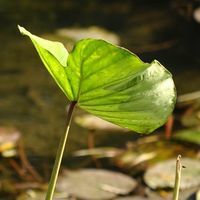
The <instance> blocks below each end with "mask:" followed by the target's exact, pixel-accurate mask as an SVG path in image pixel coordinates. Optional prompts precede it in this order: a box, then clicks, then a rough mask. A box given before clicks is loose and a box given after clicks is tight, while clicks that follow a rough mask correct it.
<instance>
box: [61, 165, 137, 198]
mask: <svg viewBox="0 0 200 200" xmlns="http://www.w3.org/2000/svg"><path fill="white" fill-rule="evenodd" d="M135 187H136V181H135V180H134V179H132V178H131V177H129V176H127V175H124V174H122V173H118V172H112V171H108V170H100V169H82V170H78V171H64V172H63V174H62V175H61V176H60V177H59V180H58V185H57V190H58V191H59V192H60V191H68V193H69V194H70V195H74V196H75V197H77V198H80V199H86V200H106V199H112V198H114V197H116V196H117V195H120V194H122V195H125V194H128V193H129V192H131V191H132V190H133V189H134V188H135Z"/></svg>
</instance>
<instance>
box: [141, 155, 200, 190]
mask: <svg viewBox="0 0 200 200" xmlns="http://www.w3.org/2000/svg"><path fill="white" fill-rule="evenodd" d="M182 164H183V166H185V167H186V168H184V169H183V170H182V177H181V185H180V189H186V188H191V187H195V186H198V185H200V161H199V160H195V159H191V158H183V159H182ZM174 172H175V161H174V159H172V160H167V161H164V162H161V163H158V164H157V165H155V166H153V167H151V168H149V169H148V170H147V172H146V173H145V175H144V180H145V182H146V184H147V185H148V186H149V187H151V188H152V189H157V188H167V187H170V188H173V187H174V178H175V177H174Z"/></svg>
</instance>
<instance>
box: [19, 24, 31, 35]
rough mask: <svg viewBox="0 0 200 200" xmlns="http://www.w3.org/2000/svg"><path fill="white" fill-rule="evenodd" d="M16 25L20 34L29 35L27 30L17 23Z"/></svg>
mask: <svg viewBox="0 0 200 200" xmlns="http://www.w3.org/2000/svg"><path fill="white" fill-rule="evenodd" d="M17 27H18V29H19V31H20V33H21V34H22V35H29V32H28V31H27V30H26V29H25V28H24V27H22V26H20V25H17Z"/></svg>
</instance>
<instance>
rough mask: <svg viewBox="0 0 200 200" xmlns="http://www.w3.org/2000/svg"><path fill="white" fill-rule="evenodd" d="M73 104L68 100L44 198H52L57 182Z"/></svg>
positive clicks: (48, 199)
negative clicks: (63, 123)
mask: <svg viewBox="0 0 200 200" xmlns="http://www.w3.org/2000/svg"><path fill="white" fill-rule="evenodd" d="M75 105H76V102H75V101H72V102H70V104H69V107H68V111H67V121H66V124H67V129H66V132H65V134H64V135H63V136H62V137H61V139H60V143H59V147H58V151H57V154H56V160H55V163H54V167H53V171H52V174H51V179H50V182H49V186H48V190H47V195H46V198H45V200H52V199H53V194H54V190H55V187H56V182H57V179H58V173H59V170H60V165H61V161H62V157H63V153H64V150H65V144H66V141H67V136H68V132H69V128H70V124H71V118H72V113H73V110H74V107H75Z"/></svg>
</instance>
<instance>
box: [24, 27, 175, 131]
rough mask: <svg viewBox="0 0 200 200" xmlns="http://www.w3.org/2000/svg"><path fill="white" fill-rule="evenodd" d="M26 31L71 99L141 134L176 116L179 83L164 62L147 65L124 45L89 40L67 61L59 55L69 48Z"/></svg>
mask: <svg viewBox="0 0 200 200" xmlns="http://www.w3.org/2000/svg"><path fill="white" fill-rule="evenodd" d="M21 32H22V33H23V34H25V35H28V36H29V37H30V38H31V40H32V42H33V43H34V45H35V47H36V49H37V50H38V52H39V54H40V56H41V58H42V60H43V62H44V64H45V66H46V67H47V69H48V70H49V71H50V73H51V75H52V76H53V77H54V79H55V80H56V82H57V83H58V85H59V86H60V87H61V89H62V90H63V91H64V93H65V94H66V95H67V97H68V98H69V100H71V101H77V104H78V106H79V107H81V108H82V109H84V110H86V111H88V112H90V113H92V114H94V115H96V116H99V117H101V118H103V119H105V120H107V121H110V122H113V123H114V124H118V125H120V126H122V127H125V128H129V129H131V130H134V131H137V132H140V133H148V132H151V131H153V130H155V129H156V128H158V127H159V126H161V125H163V124H164V123H165V121H166V120H167V118H168V117H169V115H170V114H171V112H172V110H173V108H174V104H175V100H176V92H175V86H174V82H173V80H172V77H171V74H170V73H169V72H168V71H167V70H166V69H165V68H164V67H163V66H162V65H161V64H160V63H159V62H158V61H153V62H152V63H151V64H149V63H144V62H142V61H141V60H140V59H139V58H138V57H137V56H136V55H135V54H133V53H131V52H129V51H128V50H126V49H124V48H121V47H117V46H114V45H112V44H110V43H108V42H105V41H103V40H95V39H85V40H81V41H79V42H78V43H77V44H76V45H75V47H74V49H73V50H72V52H71V53H70V54H69V56H68V57H67V56H66V57H67V58H66V59H67V64H66V65H63V63H62V62H63V60H62V62H61V60H60V57H59V56H61V55H62V53H63V52H65V51H64V50H62V51H60V50H59V51H57V50H56V48H57V46H56V47H54V45H52V46H50V44H52V42H51V41H47V40H45V42H43V39H41V38H39V37H37V36H33V35H32V34H30V33H29V32H27V31H25V29H23V30H22V28H21ZM59 44H60V43H59ZM62 47H63V46H62ZM59 48H61V46H59ZM66 52H67V51H66ZM57 53H58V54H59V56H58V55H57ZM61 57H62V56H61Z"/></svg>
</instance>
